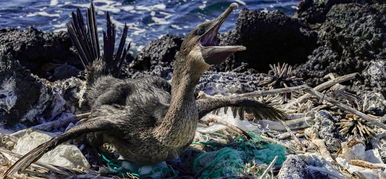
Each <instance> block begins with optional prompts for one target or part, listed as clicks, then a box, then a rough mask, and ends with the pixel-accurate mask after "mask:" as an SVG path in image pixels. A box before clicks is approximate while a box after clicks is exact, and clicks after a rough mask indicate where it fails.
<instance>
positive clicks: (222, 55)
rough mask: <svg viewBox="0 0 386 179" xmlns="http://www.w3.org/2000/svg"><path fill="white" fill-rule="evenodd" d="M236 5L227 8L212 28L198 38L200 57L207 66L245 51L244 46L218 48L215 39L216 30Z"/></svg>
mask: <svg viewBox="0 0 386 179" xmlns="http://www.w3.org/2000/svg"><path fill="white" fill-rule="evenodd" d="M237 7H238V5H237V4H236V3H232V4H231V5H229V7H228V8H227V9H226V10H225V11H224V12H223V13H222V14H221V15H220V16H218V17H217V18H216V19H215V20H214V21H213V25H212V27H211V28H210V29H209V30H208V31H207V32H206V33H205V34H203V35H202V36H201V38H200V47H201V52H202V56H203V58H204V60H205V62H206V63H207V64H209V65H214V64H220V63H222V62H223V61H224V60H225V59H226V58H228V57H229V56H230V55H232V54H233V53H235V52H238V51H243V50H246V47H244V46H240V45H237V46H218V44H219V40H218V38H217V34H218V30H219V29H220V27H221V25H222V24H223V22H224V21H225V19H226V18H227V17H228V16H229V14H230V13H231V12H232V11H233V9H235V8H237Z"/></svg>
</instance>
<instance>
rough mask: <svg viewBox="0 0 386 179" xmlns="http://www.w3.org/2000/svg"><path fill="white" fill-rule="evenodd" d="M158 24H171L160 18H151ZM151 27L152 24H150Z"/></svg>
mask: <svg viewBox="0 0 386 179" xmlns="http://www.w3.org/2000/svg"><path fill="white" fill-rule="evenodd" d="M151 19H152V20H153V21H154V22H155V23H156V24H170V22H168V21H167V20H165V19H163V18H158V17H152V18H151ZM149 25H150V24H149Z"/></svg>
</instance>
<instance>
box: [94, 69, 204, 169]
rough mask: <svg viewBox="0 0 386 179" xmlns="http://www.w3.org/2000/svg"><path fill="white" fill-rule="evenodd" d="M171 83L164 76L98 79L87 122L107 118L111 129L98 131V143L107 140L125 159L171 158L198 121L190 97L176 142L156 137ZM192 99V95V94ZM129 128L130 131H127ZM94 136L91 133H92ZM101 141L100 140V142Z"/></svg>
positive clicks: (190, 137)
mask: <svg viewBox="0 0 386 179" xmlns="http://www.w3.org/2000/svg"><path fill="white" fill-rule="evenodd" d="M170 93H171V86H170V84H169V83H168V82H167V81H165V80H164V79H161V78H158V77H146V78H141V79H135V80H133V79H129V80H121V79H116V78H114V77H111V76H106V77H102V78H99V79H98V80H97V81H96V82H95V84H94V85H93V86H92V87H91V88H90V90H89V95H88V101H89V102H90V103H91V106H92V109H93V110H92V112H91V115H90V117H89V119H88V120H87V121H92V120H100V119H101V118H103V119H104V120H108V121H109V122H110V123H111V124H112V126H111V128H112V129H113V130H106V131H103V132H96V133H99V134H98V135H99V136H102V137H98V140H99V141H98V142H99V143H110V144H112V145H114V146H115V148H116V149H117V151H118V153H119V154H121V155H122V156H123V157H124V158H125V159H127V160H130V161H133V162H135V163H138V164H153V163H157V162H161V161H164V160H169V159H174V158H175V157H177V156H178V154H179V153H180V152H181V151H183V149H184V148H185V147H187V146H188V145H189V144H190V143H191V141H192V140H193V136H194V132H195V129H196V125H197V120H198V109H197V107H196V104H195V100H189V101H190V102H189V103H187V104H186V105H188V106H189V110H186V111H184V114H185V115H183V116H181V117H180V118H179V120H181V121H191V122H190V123H189V124H187V123H184V124H185V125H187V126H189V127H183V126H179V127H177V126H176V127H177V128H179V129H182V130H183V131H176V133H177V134H176V136H178V138H179V139H180V140H181V141H179V142H178V145H170V146H169V145H165V144H164V143H162V142H160V141H159V139H157V138H156V137H155V135H154V134H156V133H157V126H159V125H160V124H161V123H162V121H163V119H164V117H165V115H166V113H167V111H168V108H169V103H170V99H171V94H170ZM192 97H193V99H194V96H192ZM128 129H130V130H128ZM91 135H94V134H91ZM101 140H102V141H101Z"/></svg>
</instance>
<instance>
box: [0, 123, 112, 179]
mask: <svg viewBox="0 0 386 179" xmlns="http://www.w3.org/2000/svg"><path fill="white" fill-rule="evenodd" d="M112 125H113V124H112V123H110V122H108V121H105V120H100V119H97V120H92V121H87V122H85V123H82V124H80V125H78V126H75V127H73V128H71V129H70V130H68V131H66V132H64V133H63V134H61V135H59V136H56V137H54V138H52V139H51V140H49V141H48V142H45V143H43V144H41V145H39V146H38V147H36V148H35V149H33V150H31V151H30V152H28V153H27V154H25V155H24V156H23V157H21V158H20V159H19V160H18V161H17V162H16V163H14V164H13V165H12V166H11V167H10V168H9V169H8V170H7V171H6V172H5V174H4V176H11V175H13V174H14V173H16V172H17V171H20V170H24V169H26V168H27V167H28V166H29V165H31V164H32V163H33V162H35V161H37V160H39V159H40V158H41V157H42V156H43V155H44V154H45V153H46V152H48V151H50V150H52V149H54V148H55V147H56V146H58V145H59V144H61V143H63V142H66V141H68V140H70V139H74V138H76V137H78V136H79V135H81V134H85V133H89V132H96V131H103V130H108V129H111V128H112Z"/></svg>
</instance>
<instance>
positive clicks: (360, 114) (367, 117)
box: [306, 88, 386, 130]
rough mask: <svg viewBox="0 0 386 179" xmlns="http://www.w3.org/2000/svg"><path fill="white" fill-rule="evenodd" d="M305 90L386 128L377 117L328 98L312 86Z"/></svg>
mask: <svg viewBox="0 0 386 179" xmlns="http://www.w3.org/2000/svg"><path fill="white" fill-rule="evenodd" d="M306 91H307V92H308V93H309V94H311V95H314V96H316V97H318V98H319V99H323V100H326V101H327V102H329V103H331V104H333V105H335V106H336V107H338V108H340V109H342V110H344V111H346V112H350V113H352V114H355V115H357V116H359V117H361V118H362V119H364V120H366V121H368V122H370V123H372V124H374V125H376V126H378V127H380V128H382V129H385V130H386V125H385V124H382V123H381V122H380V121H379V120H377V119H374V118H372V117H370V116H368V115H366V114H364V113H362V112H360V111H358V110H356V109H354V108H352V107H350V106H347V105H345V104H342V103H340V102H338V101H335V100H334V99H332V98H330V97H327V96H325V95H323V94H322V93H320V92H317V91H315V90H314V89H312V88H308V89H307V90H306Z"/></svg>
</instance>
